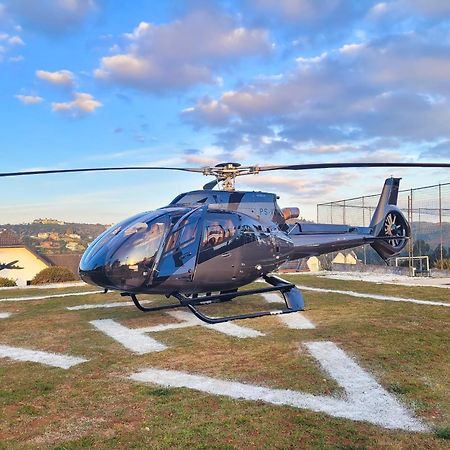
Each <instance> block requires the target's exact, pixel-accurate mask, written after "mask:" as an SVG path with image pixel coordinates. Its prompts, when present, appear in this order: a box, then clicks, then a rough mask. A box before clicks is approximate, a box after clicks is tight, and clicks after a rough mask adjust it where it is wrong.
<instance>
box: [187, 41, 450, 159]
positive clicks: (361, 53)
mask: <svg viewBox="0 0 450 450" xmlns="http://www.w3.org/2000/svg"><path fill="white" fill-rule="evenodd" d="M297 63H298V65H297V67H295V68H294V69H291V70H289V71H286V72H285V73H284V74H282V75H281V76H278V77H276V78H274V79H270V78H269V79H255V80H254V81H253V82H252V83H247V84H243V85H240V86H239V87H238V88H237V89H235V90H230V91H226V92H224V93H223V94H222V95H220V96H218V97H216V98H211V97H208V96H204V97H201V98H199V99H198V100H197V102H196V104H194V105H193V106H190V107H189V108H186V109H184V110H183V111H182V113H181V116H182V118H183V119H184V120H185V121H187V122H190V123H191V124H192V125H193V126H194V127H196V128H201V127H210V128H212V129H216V130H217V136H218V138H219V140H218V143H220V145H223V146H225V147H227V148H233V147H235V146H236V145H244V144H245V143H246V142H247V143H251V144H254V145H256V148H257V149H258V148H259V149H270V150H271V151H274V150H276V148H277V147H278V148H284V149H289V148H291V149H292V150H298V144H299V143H300V144H302V143H303V144H304V143H308V142H310V141H313V142H316V143H318V144H322V145H324V144H327V145H329V144H342V143H346V142H348V141H349V140H353V141H358V140H365V139H373V138H376V137H380V138H395V139H401V140H404V141H408V142H412V141H435V140H437V139H439V138H445V137H449V138H450V128H449V127H448V123H449V121H450V78H449V77H448V73H450V53H449V47H448V45H446V44H445V42H444V43H441V42H439V41H435V40H433V39H431V38H429V37H428V36H427V35H418V34H416V33H407V34H404V35H400V36H389V37H386V38H383V39H378V40H374V41H372V42H366V43H364V44H361V43H355V42H350V43H348V44H346V45H343V46H341V47H340V48H338V49H335V50H330V51H329V52H327V54H326V56H323V55H322V54H321V55H320V57H319V58H315V57H308V58H307V59H305V58H303V57H301V58H297ZM269 144H270V145H269Z"/></svg>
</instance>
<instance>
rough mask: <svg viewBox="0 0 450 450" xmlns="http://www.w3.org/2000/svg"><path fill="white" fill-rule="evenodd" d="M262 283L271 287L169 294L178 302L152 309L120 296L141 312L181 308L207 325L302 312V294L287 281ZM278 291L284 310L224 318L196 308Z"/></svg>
mask: <svg viewBox="0 0 450 450" xmlns="http://www.w3.org/2000/svg"><path fill="white" fill-rule="evenodd" d="M264 281H266V283H268V284H270V285H271V286H272V287H267V288H261V289H248V290H245V291H240V292H239V291H237V290H236V291H227V292H221V293H220V294H217V295H211V294H209V295H205V296H203V297H198V296H196V295H194V296H192V297H187V296H185V295H184V294H181V293H180V292H174V293H173V294H171V296H172V297H175V298H176V299H178V301H179V302H180V303H179V304H178V303H175V304H171V305H164V306H154V307H150V308H149V307H146V306H143V305H142V304H141V303H140V302H139V300H138V298H137V296H136V294H131V293H127V292H123V293H121V295H122V296H128V297H131V299H132V300H133V303H134V304H135V305H136V307H137V308H138V309H139V310H141V311H143V312H153V311H162V310H165V309H174V308H181V307H186V308H189V310H190V311H191V312H192V313H193V314H194V315H195V316H196V317H197V318H199V319H200V320H202V321H203V322H206V323H209V324H216V323H224V322H229V321H232V320H241V319H253V318H256V317H263V316H273V315H279V314H290V313H293V312H298V311H303V310H304V300H303V295H302V293H301V292H300V291H299V290H298V289H297V287H296V286H295V285H294V284H292V283H289V282H288V281H285V280H283V279H281V278H278V277H275V276H273V275H266V276H265V277H264ZM275 291H278V292H280V293H281V294H282V295H283V299H284V302H285V304H286V308H284V309H280V310H273V311H258V312H253V313H245V314H238V315H233V316H224V317H210V316H207V315H205V314H203V313H202V312H200V311H199V310H198V309H197V308H196V307H197V306H201V305H210V304H213V303H224V302H229V301H231V300H233V299H234V298H237V297H244V296H247V295H255V294H263V293H266V292H275Z"/></svg>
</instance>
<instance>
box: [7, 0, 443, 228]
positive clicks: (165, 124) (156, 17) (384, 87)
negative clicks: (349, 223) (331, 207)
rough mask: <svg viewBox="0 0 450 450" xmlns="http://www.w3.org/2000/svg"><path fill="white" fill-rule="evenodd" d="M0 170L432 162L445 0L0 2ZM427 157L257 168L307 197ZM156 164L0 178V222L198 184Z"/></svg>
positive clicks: (96, 213)
mask: <svg viewBox="0 0 450 450" xmlns="http://www.w3.org/2000/svg"><path fill="white" fill-rule="evenodd" d="M0 86H1V89H0V117H1V120H0V136H1V141H0V142H1V143H0V157H1V168H0V172H6V171H19V170H31V169H48V168H61V169H63V168H78V167H103V166H121V165H158V166H159V165H172V166H173V165H176V166H183V167H204V166H207V165H211V164H217V163H219V162H228V161H235V162H240V163H242V164H246V165H247V164H251V165H253V164H255V165H265V164H300V163H313V162H360V161H364V162H380V161H381V162H388V161H392V162H449V161H450V2H449V1H448V0H389V1H384V2H377V1H369V0H367V1H359V0H321V1H317V0H241V1H232V0H223V1H219V0H208V1H206V0H205V1H195V0H178V1H175V0H167V1H163V0H161V1H157V2H155V1H150V0H147V1H144V0H134V1H132V2H116V1H112V0H109V1H108V0H0ZM391 175H394V176H399V177H402V178H403V180H402V187H403V188H411V187H418V186H426V185H430V184H436V183H440V182H449V181H450V176H449V172H448V170H440V169H369V170H361V169H345V170H326V171H309V172H303V171H302V172H270V173H269V174H259V175H255V176H248V177H242V178H241V179H238V180H237V183H238V187H239V188H240V189H251V190H265V191H269V192H276V193H278V195H279V196H280V204H281V206H298V207H299V208H300V211H301V215H302V216H303V217H305V218H309V219H314V218H315V212H316V207H315V205H316V204H317V203H319V202H326V201H331V200H338V199H343V198H348V197H355V196H358V195H364V194H373V193H376V192H379V191H380V190H381V187H382V184H383V182H384V179H385V178H386V177H388V176H391ZM207 181H209V179H207V178H206V177H204V176H203V175H198V174H191V173H179V172H173V173H172V172H167V171H161V172H160V171H151V172H150V171H148V172H140V171H139V172H132V173H125V172H121V173H118V172H115V173H94V174H93V173H87V174H67V175H46V176H35V177H26V178H25V177H20V178H3V179H1V181H0V186H1V193H2V195H1V196H0V198H1V202H0V223H20V222H28V221H31V220H33V219H34V218H37V217H55V218H58V219H63V220H66V221H76V222H100V223H112V222H116V221H119V220H121V219H123V218H124V217H127V216H129V215H132V214H135V213H137V212H139V211H147V210H152V209H155V208H158V207H160V206H163V205H165V204H167V203H169V202H170V201H171V200H172V199H173V198H174V197H175V196H176V195H177V194H179V193H180V192H186V191H189V190H194V189H200V188H201V187H202V186H203V184H205V183H206V182H207Z"/></svg>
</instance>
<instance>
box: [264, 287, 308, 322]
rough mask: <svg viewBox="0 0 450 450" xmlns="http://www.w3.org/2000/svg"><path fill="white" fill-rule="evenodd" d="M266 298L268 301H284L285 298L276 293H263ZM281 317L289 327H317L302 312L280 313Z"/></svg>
mask: <svg viewBox="0 0 450 450" xmlns="http://www.w3.org/2000/svg"><path fill="white" fill-rule="evenodd" d="M261 296H262V297H263V298H264V300H265V301H266V302H267V303H280V302H282V303H284V300H283V299H282V298H281V296H280V295H279V294H274V293H266V294H261ZM278 317H279V319H280V320H281V322H283V323H284V324H285V325H286V326H287V327H288V328H292V329H294V330H312V329H314V328H316V326H315V325H314V323H312V322H311V321H310V320H308V319H307V318H306V317H305V316H304V315H303V314H302V313H299V312H298V313H289V314H280V315H279V316H278Z"/></svg>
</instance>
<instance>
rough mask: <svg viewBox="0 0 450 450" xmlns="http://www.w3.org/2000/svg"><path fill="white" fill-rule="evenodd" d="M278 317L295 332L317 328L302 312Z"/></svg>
mask: <svg viewBox="0 0 450 450" xmlns="http://www.w3.org/2000/svg"><path fill="white" fill-rule="evenodd" d="M278 317H279V318H280V320H281V321H282V322H283V323H284V324H285V325H286V326H287V327H288V328H292V329H293V330H313V329H314V328H316V326H315V325H314V323H313V322H311V321H310V320H309V319H307V318H306V317H305V316H304V315H303V313H300V312H295V313H289V314H282V315H280V316H278Z"/></svg>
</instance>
